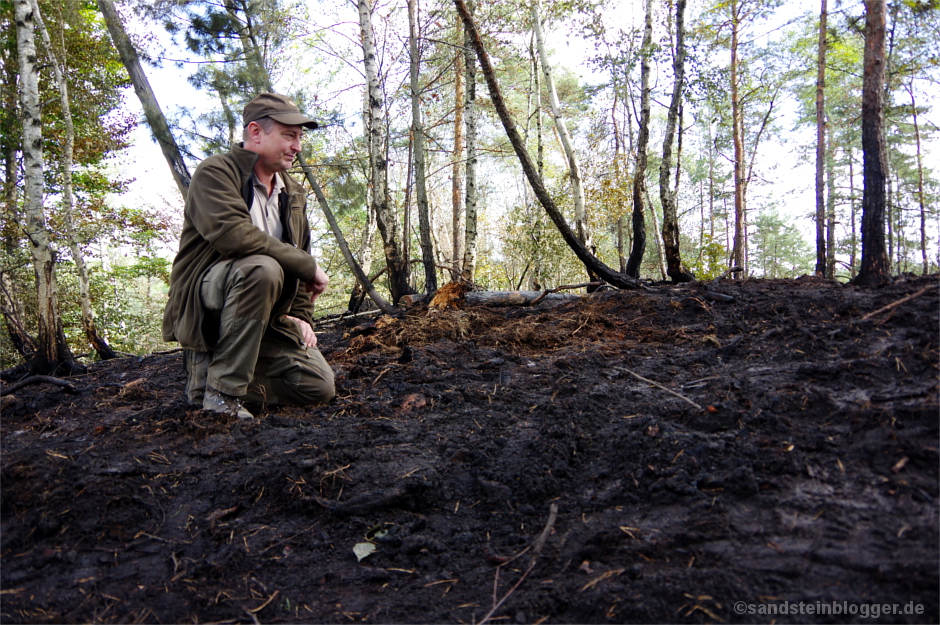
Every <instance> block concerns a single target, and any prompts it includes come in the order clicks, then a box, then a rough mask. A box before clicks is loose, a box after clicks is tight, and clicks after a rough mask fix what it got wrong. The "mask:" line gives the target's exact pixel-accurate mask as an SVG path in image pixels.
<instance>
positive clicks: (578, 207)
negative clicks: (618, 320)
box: [532, 0, 596, 280]
mask: <svg viewBox="0 0 940 625" xmlns="http://www.w3.org/2000/svg"><path fill="white" fill-rule="evenodd" d="M532 29H533V30H534V31H535V42H536V45H537V46H538V52H539V60H540V61H541V65H542V73H543V74H544V75H545V88H546V90H547V91H548V100H549V103H550V104H551V107H552V116H553V117H554V118H555V129H556V130H557V131H558V138H559V139H560V140H561V145H562V148H563V149H564V151H565V158H566V159H567V160H568V176H569V177H570V178H571V195H572V197H573V200H574V223H575V232H576V233H577V235H578V239H579V240H580V241H581V242H582V243H584V245H585V247H587V248H588V249H589V250H590V251H591V253H592V254H593V253H595V251H596V249H595V247H594V243H593V241H592V240H591V230H590V226H589V225H588V218H587V209H586V208H585V202H584V187H583V185H582V184H581V164H580V163H579V161H578V154H577V152H575V150H574V146H573V145H572V143H571V133H569V132H568V125H567V124H566V123H565V119H564V117H562V114H561V103H560V102H559V101H558V92H557V90H556V89H555V81H554V79H553V78H552V68H551V65H550V64H549V62H548V54H547V53H546V52H545V38H544V37H543V35H542V20H541V17H540V15H539V1H538V0H534V2H532ZM589 277H590V278H591V279H592V280H593V279H594V278H595V277H596V276H593V275H589Z"/></svg>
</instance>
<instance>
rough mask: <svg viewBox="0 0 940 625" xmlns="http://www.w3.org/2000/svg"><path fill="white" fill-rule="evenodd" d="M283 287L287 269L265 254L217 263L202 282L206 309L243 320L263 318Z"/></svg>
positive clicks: (269, 310) (268, 312)
mask: <svg viewBox="0 0 940 625" xmlns="http://www.w3.org/2000/svg"><path fill="white" fill-rule="evenodd" d="M283 287H284V270H283V269H282V268H281V266H280V265H279V264H278V262H277V261H276V260H274V259H273V258H271V257H270V256H265V255H263V254H253V255H251V256H246V257H244V258H237V259H234V260H224V261H221V262H219V263H216V265H215V266H213V267H212V268H211V269H210V270H209V272H208V273H207V274H206V276H205V277H204V278H203V280H202V288H201V295H202V302H203V305H204V306H205V307H206V309H207V310H211V311H214V312H221V311H222V310H223V309H228V311H229V313H231V314H233V315H234V316H236V317H238V318H241V319H264V320H266V319H267V318H268V317H269V316H270V314H271V309H272V308H273V307H274V303H275V302H276V301H277V298H278V296H279V295H280V294H281V289H282V288H283Z"/></svg>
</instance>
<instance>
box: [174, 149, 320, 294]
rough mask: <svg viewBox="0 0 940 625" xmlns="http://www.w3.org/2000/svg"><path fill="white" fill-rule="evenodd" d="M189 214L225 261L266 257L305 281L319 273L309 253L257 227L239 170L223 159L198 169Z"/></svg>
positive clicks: (187, 208) (204, 162) (193, 180)
mask: <svg viewBox="0 0 940 625" xmlns="http://www.w3.org/2000/svg"><path fill="white" fill-rule="evenodd" d="M186 212H187V214H188V216H189V218H190V220H191V221H192V223H193V226H194V227H195V228H196V230H197V231H198V232H199V234H200V235H201V236H202V237H203V238H204V239H205V240H206V241H208V243H209V245H211V246H212V248H213V249H214V250H215V251H217V252H218V253H219V254H221V255H222V256H224V257H226V258H242V257H245V256H250V255H252V254H264V255H266V256H270V257H271V258H273V259H274V260H276V261H277V262H278V264H279V265H280V266H281V268H282V269H284V273H285V274H289V275H291V276H294V277H295V278H297V279H299V280H301V281H302V282H306V281H308V280H310V279H311V278H313V275H314V273H315V272H316V268H317V263H316V261H314V260H313V257H312V256H311V255H310V253H309V252H307V251H305V250H303V249H300V248H298V247H295V246H293V245H291V244H289V243H284V242H283V241H279V240H277V239H276V238H274V237H272V236H270V235H268V234H267V233H265V232H263V231H261V230H260V229H258V228H257V227H255V225H254V224H253V223H252V222H251V217H250V215H249V213H248V207H247V206H245V200H244V199H243V198H242V195H241V180H240V176H239V173H238V169H237V168H236V167H233V166H231V165H229V164H228V163H226V162H225V161H224V160H222V159H221V158H218V157H210V158H208V159H206V160H205V161H203V162H202V164H201V165H200V166H199V167H198V168H197V169H196V173H195V174H194V175H193V179H192V182H191V184H190V187H189V192H188V194H187V201H186Z"/></svg>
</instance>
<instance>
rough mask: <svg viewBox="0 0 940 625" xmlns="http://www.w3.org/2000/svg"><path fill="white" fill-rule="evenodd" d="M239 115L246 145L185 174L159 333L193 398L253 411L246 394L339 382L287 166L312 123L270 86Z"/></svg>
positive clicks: (277, 400)
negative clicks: (328, 356) (319, 321)
mask: <svg viewBox="0 0 940 625" xmlns="http://www.w3.org/2000/svg"><path fill="white" fill-rule="evenodd" d="M242 121H243V124H244V131H243V143H242V144H240V145H236V146H234V147H233V148H232V151H231V152H229V153H226V154H218V155H215V156H210V157H209V158H207V159H206V160H204V161H203V162H202V163H200V164H199V166H198V167H197V168H196V171H195V173H194V174H193V178H192V182H191V184H190V187H189V192H188V194H187V197H186V210H185V216H184V219H183V233H182V236H181V237H180V246H179V252H178V253H177V255H176V259H175V260H174V261H173V270H172V273H171V275H170V292H169V300H168V302H167V305H166V310H165V311H164V315H163V338H164V340H166V341H178V342H179V343H180V345H182V347H183V348H184V358H185V360H186V368H187V374H188V380H187V383H186V397H187V399H188V400H189V402H190V403H192V404H196V405H201V406H202V407H203V408H204V409H206V410H211V411H213V412H219V413H233V414H237V415H238V416H239V417H240V418H244V419H250V418H251V417H252V415H251V413H250V412H249V411H248V410H247V409H246V408H245V407H244V406H243V405H242V402H258V403H261V402H266V403H268V404H286V405H293V406H303V405H311V404H320V403H326V402H328V401H330V400H331V399H332V398H333V396H334V395H335V389H334V383H333V371H332V370H331V369H330V367H329V365H328V364H327V363H326V360H325V359H324V358H323V355H322V354H321V353H320V351H319V350H318V349H317V337H316V335H315V334H314V332H313V328H312V327H311V323H312V322H313V310H314V304H313V303H314V301H315V300H316V299H317V297H319V295H320V294H321V293H323V291H324V290H325V289H326V286H327V284H328V282H329V278H328V277H327V275H326V273H324V271H323V270H322V269H321V268H320V267H319V266H318V265H317V263H316V261H315V260H314V259H313V257H312V256H311V255H310V227H309V225H308V223H307V215H306V204H307V196H306V193H305V192H304V190H303V188H302V187H301V186H300V185H299V184H298V183H297V182H295V181H294V180H293V179H291V178H290V176H288V175H287V174H286V173H285V172H286V171H287V170H288V168H289V167H290V166H291V164H292V163H293V161H294V157H295V156H296V155H297V154H298V153H299V152H300V149H301V148H300V139H301V136H302V134H303V130H304V128H311V129H312V128H316V127H317V123H316V122H315V121H314V120H312V119H310V118H308V117H306V116H304V115H302V114H301V113H300V110H299V109H298V108H297V106H296V105H295V104H294V103H293V102H292V101H291V100H290V99H289V98H287V97H285V96H282V95H277V94H272V93H263V94H261V95H259V96H258V97H256V98H255V99H254V100H252V101H251V102H249V103H248V104H247V105H245V109H244V112H243V115H242Z"/></svg>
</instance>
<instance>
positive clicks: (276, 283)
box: [200, 255, 336, 406]
mask: <svg viewBox="0 0 940 625" xmlns="http://www.w3.org/2000/svg"><path fill="white" fill-rule="evenodd" d="M283 286H284V271H283V270H282V269H281V266H280V265H279V264H278V263H277V261H275V260H274V259H273V258H271V257H270V256H264V255H253V256H246V257H244V258H238V259H234V260H226V261H222V262H219V263H217V264H215V265H214V266H213V267H212V268H211V269H210V270H209V271H208V272H207V273H206V275H205V277H203V279H202V285H201V290H200V295H201V296H202V303H203V307H204V308H205V310H206V314H207V316H208V318H209V319H210V320H211V321H212V322H214V321H217V322H218V328H219V339H218V342H217V343H216V345H215V348H214V349H213V351H212V356H211V360H210V362H209V368H208V378H207V379H208V384H209V385H210V386H212V387H214V388H216V389H218V390H220V391H222V392H223V393H225V394H226V395H232V396H235V397H240V398H242V399H243V400H246V401H250V402H264V403H268V404H281V405H289V406H307V405H311V404H324V403H326V402H328V401H330V400H331V399H333V397H334V396H335V395H336V390H335V386H334V381H333V370H332V369H330V366H329V365H328V364H327V362H326V359H325V358H324V357H323V354H321V353H320V350H318V349H317V348H315V347H303V346H302V345H300V343H299V341H291V340H290V338H288V337H287V336H284V335H282V334H280V333H278V332H275V331H274V330H272V329H271V328H270V326H269V323H268V322H269V321H270V316H271V310H272V309H273V307H274V304H275V302H276V301H277V299H278V297H279V296H280V295H281V290H282V288H283Z"/></svg>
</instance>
